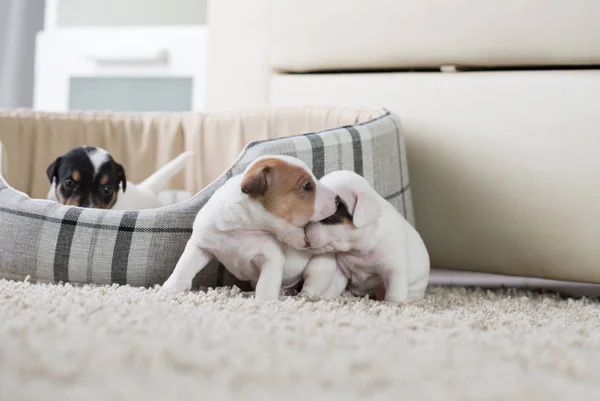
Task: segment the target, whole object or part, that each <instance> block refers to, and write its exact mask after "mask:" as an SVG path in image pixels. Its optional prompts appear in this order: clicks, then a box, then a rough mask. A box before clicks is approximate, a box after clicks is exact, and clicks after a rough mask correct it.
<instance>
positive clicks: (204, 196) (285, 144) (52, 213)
mask: <svg viewBox="0 0 600 401" xmlns="http://www.w3.org/2000/svg"><path fill="white" fill-rule="evenodd" d="M268 154H283V155H289V156H295V157H298V158H300V159H302V160H304V161H305V162H306V163H307V164H308V166H309V167H311V168H312V169H313V171H314V173H315V175H316V176H317V178H321V177H322V176H323V175H325V174H327V173H329V172H332V171H335V170H341V169H343V170H353V171H355V172H357V173H358V174H361V175H362V176H364V177H365V178H367V180H368V181H369V182H370V183H371V184H372V185H373V187H374V188H375V189H376V190H377V191H378V192H379V193H380V194H381V195H382V196H383V197H385V198H386V199H387V200H388V201H390V202H391V203H392V204H393V205H394V206H395V207H396V208H397V209H398V210H399V211H400V212H401V213H402V214H403V215H404V216H405V217H406V218H407V220H408V221H409V222H411V223H412V224H414V213H413V209H412V200H411V191H410V183H409V175H408V165H407V159H406V151H405V146H404V140H403V136H402V135H401V129H400V123H399V120H398V119H397V117H396V116H394V115H393V114H390V113H386V114H384V115H383V116H381V117H378V118H376V119H374V120H371V121H369V122H366V123H363V124H357V125H352V126H347V127H340V128H335V129H331V130H327V131H322V132H317V133H311V134H306V135H299V136H293V137H287V138H282V139H275V140H269V141H261V142H253V143H250V144H248V145H247V147H246V149H245V150H244V151H243V152H242V155H241V157H240V158H239V159H238V162H237V163H236V164H235V165H234V167H232V168H231V170H229V171H228V172H227V173H226V174H225V175H224V176H222V177H221V178H220V179H219V180H217V181H216V182H214V183H213V184H211V185H210V186H208V187H207V188H205V189H203V190H202V191H200V192H199V193H198V194H196V195H195V196H194V197H193V198H191V199H189V200H187V201H184V202H181V203H178V204H175V205H172V206H167V207H164V208H159V209H153V210H142V211H112V210H99V209H81V208H73V207H68V206H61V205H58V204H56V203H53V202H50V201H45V200H38V199H36V200H34V199H30V198H29V197H28V196H27V195H25V194H23V193H21V192H18V191H15V190H14V189H12V188H10V187H8V186H7V184H6V183H5V181H4V180H3V179H1V178H0V227H1V231H0V277H2V278H7V279H14V280H23V279H25V278H26V277H27V276H30V280H31V281H39V282H55V283H58V282H70V283H73V284H85V283H95V284H113V283H116V284H128V285H132V286H146V287H148V286H153V285H156V284H162V283H163V282H164V281H165V280H166V279H167V278H168V277H169V275H170V274H171V271H172V270H173V268H174V267H175V264H176V263H177V260H178V259H179V256H180V255H181V253H182V252H183V249H184V247H185V244H186V242H187V240H188V238H189V237H190V235H191V232H192V224H193V221H194V218H195V215H196V213H197V212H198V210H200V208H202V207H203V206H204V204H205V203H206V201H207V200H208V199H209V198H210V196H211V195H212V194H213V193H214V192H215V191H216V190H217V188H219V187H220V186H221V185H223V184H224V183H225V181H226V180H227V179H228V178H230V177H232V176H233V175H236V174H239V173H241V172H243V170H244V169H245V168H246V166H247V165H248V164H249V163H250V162H251V161H252V160H254V159H255V158H256V157H258V156H261V155H268ZM222 285H238V286H240V287H242V289H247V288H248V287H247V284H246V283H240V282H238V281H237V280H236V279H235V278H234V277H233V276H232V275H230V274H229V273H228V272H227V271H226V270H225V269H224V268H223V266H222V265H220V264H219V263H218V262H217V261H213V262H211V264H210V265H209V266H207V267H206V268H205V269H203V270H202V271H201V272H200V273H199V274H198V276H197V277H196V279H195V280H194V287H196V288H197V287H215V286H222Z"/></svg>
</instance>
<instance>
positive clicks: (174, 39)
mask: <svg viewBox="0 0 600 401" xmlns="http://www.w3.org/2000/svg"><path fill="white" fill-rule="evenodd" d="M205 58H206V28H205V27H204V26H189V27H184V26H179V27H175V26H173V27H93V28H92V27H89V28H88V27H86V28H59V29H51V30H47V31H43V32H40V33H39V35H38V39H37V45H36V66H35V93H34V108H35V109H38V110H44V111H68V110H111V111H123V112H128V111H157V112H159V111H202V110H203V105H204V102H203V93H204V81H205V64H206V63H205Z"/></svg>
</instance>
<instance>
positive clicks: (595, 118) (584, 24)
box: [206, 0, 600, 283]
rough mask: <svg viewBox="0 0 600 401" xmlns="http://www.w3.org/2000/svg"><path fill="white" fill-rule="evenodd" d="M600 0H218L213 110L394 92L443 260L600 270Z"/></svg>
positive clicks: (445, 264) (523, 272)
mask: <svg viewBox="0 0 600 401" xmlns="http://www.w3.org/2000/svg"><path fill="white" fill-rule="evenodd" d="M598 21H600V2H598V1H596V0H573V1H570V2H566V1H561V0H505V1H502V2H498V1H491V0H484V1H475V0H455V1H447V0H419V1H416V0H412V1H399V0H372V1H368V2H367V1H360V0H273V1H268V0H253V1H247V0H215V1H212V2H210V6H209V29H210V33H209V35H210V42H209V55H208V86H207V92H206V104H207V107H208V109H209V110H211V111H214V110H224V109H237V108H247V107H257V106H265V105H276V106H283V105H300V104H302V105H304V104H312V105H317V104H335V105H346V104H351V105H370V106H384V107H386V108H388V109H390V110H391V111H393V112H395V113H396V114H397V115H399V116H400V118H401V120H402V121H403V128H404V132H405V134H406V136H407V146H408V157H409V164H410V168H409V171H410V174H411V185H412V189H413V191H414V192H413V194H414V198H413V199H414V204H415V213H416V224H417V229H418V230H419V231H420V233H421V234H422V235H423V237H424V240H425V242H426V244H427V246H428V248H429V250H430V253H431V257H432V264H433V266H434V267H437V268H445V269H460V270H470V271H478V272H490V273H502V274H509V275H519V276H530V277H541V278H550V279H559V280H571V281H581V282H588V283H600V224H599V223H600V157H599V154H600V128H599V127H600V67H598V69H596V68H594V66H599V65H600V40H599V39H598V38H600V24H598Z"/></svg>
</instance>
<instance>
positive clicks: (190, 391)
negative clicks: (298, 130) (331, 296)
mask: <svg viewBox="0 0 600 401" xmlns="http://www.w3.org/2000/svg"><path fill="white" fill-rule="evenodd" d="M599 312H600V304H599V303H598V302H597V301H592V300H586V299H580V300H573V299H565V298H561V297H558V296H556V295H552V294H535V293H528V292H521V291H504V290H498V291H483V290H472V289H464V288H452V287H433V288H431V289H429V291H428V294H427V298H426V299H425V300H424V301H420V302H414V303H410V304H406V305H392V304H387V303H384V302H375V301H369V300H366V299H357V298H351V297H341V298H339V299H336V300H333V301H314V300H307V299H300V298H297V297H296V298H294V297H285V298H282V300H281V301H280V302H262V303H261V302H258V301H255V300H254V299H252V298H248V297H244V296H243V294H242V293H240V292H239V291H238V290H236V289H226V288H224V289H218V290H210V291H208V292H193V293H186V294H165V293H161V292H159V291H157V290H155V289H140V288H131V287H118V286H107V287H92V286H86V287H73V286H70V285H66V286H62V285H40V284H30V283H27V282H20V283H17V282H9V281H2V280H0V400H3V401H19V400H60V401H65V400H77V401H82V400H86V401H92V400H111V401H116V400H164V401H174V400H182V401H187V400H192V399H199V400H288V399H289V400H344V401H347V400H355V399H369V400H400V399H403V400H417V399H419V400H527V401H530V400H534V399H535V400H566V399H577V400H580V399H588V398H590V396H592V399H593V398H595V397H594V396H593V395H594V394H595V395H598V394H600V319H599Z"/></svg>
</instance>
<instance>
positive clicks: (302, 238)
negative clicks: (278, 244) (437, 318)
mask: <svg viewBox="0 0 600 401" xmlns="http://www.w3.org/2000/svg"><path fill="white" fill-rule="evenodd" d="M280 241H282V242H285V243H286V244H288V245H289V246H291V247H292V248H294V249H297V250H299V251H302V250H305V249H308V248H310V241H309V240H308V237H307V236H306V234H304V230H303V229H301V228H299V229H297V230H294V231H293V232H292V233H290V234H288V235H286V236H284V237H282V238H281V239H280Z"/></svg>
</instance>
